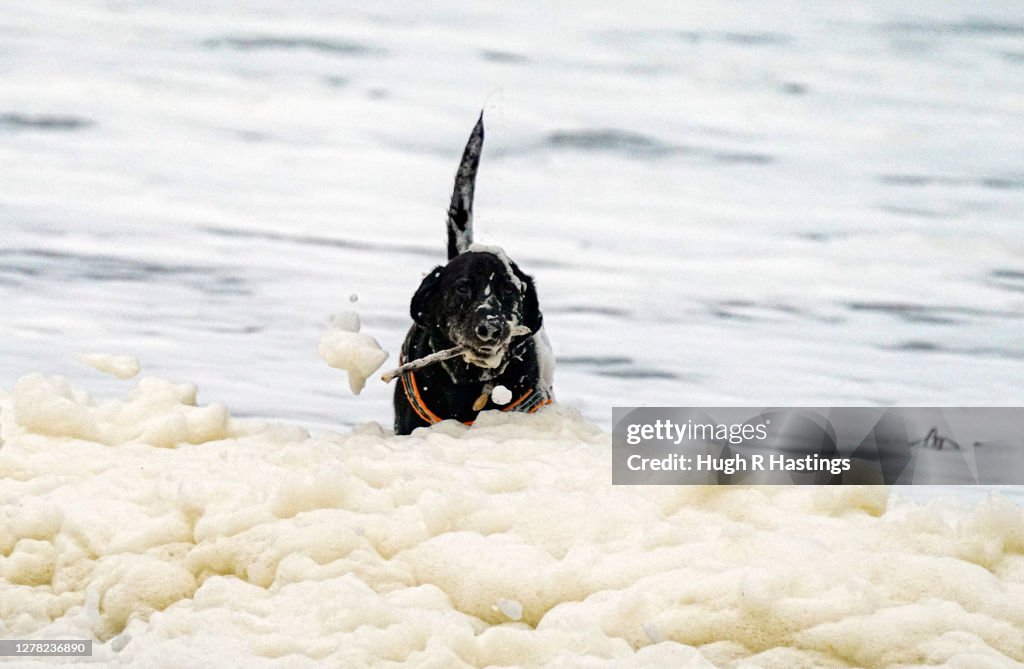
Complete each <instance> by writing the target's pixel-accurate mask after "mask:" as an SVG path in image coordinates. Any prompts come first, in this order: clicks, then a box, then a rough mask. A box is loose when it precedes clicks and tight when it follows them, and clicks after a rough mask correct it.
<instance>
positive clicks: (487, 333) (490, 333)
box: [476, 321, 501, 341]
mask: <svg viewBox="0 0 1024 669" xmlns="http://www.w3.org/2000/svg"><path fill="white" fill-rule="evenodd" d="M500 331H501V328H500V327H498V325H497V323H494V322H492V321H484V322H483V323H481V324H480V325H477V326H476V336H477V337H479V338H480V341H491V340H492V339H494V338H495V337H497V336H498V333H499V332H500Z"/></svg>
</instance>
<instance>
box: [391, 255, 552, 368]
mask: <svg viewBox="0 0 1024 669" xmlns="http://www.w3.org/2000/svg"><path fill="white" fill-rule="evenodd" d="M475 249H477V247H472V248H471V249H470V250H469V251H467V252H465V253H462V254H460V255H458V256H456V257H455V258H453V259H452V260H451V261H450V262H449V263H448V264H447V265H445V266H443V267H436V268H435V269H434V270H432V271H431V272H430V273H429V274H427V276H426V277H425V278H424V279H423V282H422V283H421V284H420V287H419V289H418V290H417V291H416V294H415V295H413V298H412V304H411V305H410V312H411V314H412V318H413V320H414V321H416V323H417V324H418V325H420V326H422V327H425V328H427V329H430V330H434V331H436V332H438V333H440V334H442V335H443V336H444V337H446V338H447V339H448V340H449V341H451V342H452V343H453V344H456V345H463V346H465V347H466V349H467V351H466V353H464V354H463V358H464V359H465V360H466V361H467V362H469V363H471V364H474V365H476V366H478V367H484V368H488V369H493V368H496V367H501V366H503V365H504V364H505V363H506V362H507V357H508V351H509V348H510V346H511V343H512V339H513V337H516V336H522V335H525V334H527V331H528V332H529V334H530V335H532V334H533V333H536V332H537V331H538V330H539V329H540V326H541V324H542V316H541V313H540V307H539V306H538V304H537V291H536V289H535V288H534V286H533V279H531V278H530V277H529V276H527V275H526V274H524V273H523V272H522V271H521V270H520V269H519V267H517V266H516V264H515V263H514V262H512V261H511V260H509V259H508V258H507V256H505V254H504V253H503V252H502V251H501V250H500V249H487V250H482V249H479V250H475ZM524 327H525V328H526V330H524V329H523V328H524Z"/></svg>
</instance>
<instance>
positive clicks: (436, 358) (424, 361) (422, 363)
mask: <svg viewBox="0 0 1024 669" xmlns="http://www.w3.org/2000/svg"><path fill="white" fill-rule="evenodd" d="M466 348H467V347H466V346H463V345H461V344H460V345H458V346H453V347H451V348H446V349H445V350H443V351H438V352H436V353H431V354H430V355H427V356H424V357H422V358H420V359H418V360H410V361H409V362H407V363H405V364H404V365H402V366H400V367H397V368H395V369H392V370H391V371H390V372H384V373H383V374H381V376H380V380H381V381H383V382H384V383H391V380H392V379H394V378H395V377H396V376H401V375H402V374H405V373H406V372H411V371H414V370H417V369H422V368H423V367H426V366H428V365H433V364H434V363H435V362H441V361H442V360H447V359H448V358H454V357H455V356H457V355H462V353H463V352H464V351H465V350H466Z"/></svg>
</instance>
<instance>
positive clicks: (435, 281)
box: [409, 265, 444, 327]
mask: <svg viewBox="0 0 1024 669" xmlns="http://www.w3.org/2000/svg"><path fill="white" fill-rule="evenodd" d="M443 270H444V268H443V267H441V266H440V265H438V266H437V267H435V268H434V269H432V270H430V273H429V274H427V275H426V276H425V277H423V281H421V282H420V287H419V288H417V289H416V294H415V295H413V296H412V302H410V303H409V315H410V316H412V320H413V321H414V322H415V323H416V324H417V325H422V326H424V327H426V326H428V325H429V324H430V322H429V320H430V314H435V313H437V307H436V302H437V295H438V289H439V288H440V286H441V272H442V271H443Z"/></svg>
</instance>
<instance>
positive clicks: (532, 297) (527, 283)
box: [512, 263, 544, 334]
mask: <svg viewBox="0 0 1024 669" xmlns="http://www.w3.org/2000/svg"><path fill="white" fill-rule="evenodd" d="M512 271H513V272H514V273H515V275H516V278H518V279H519V280H520V281H521V282H522V283H523V287H524V288H526V291H525V293H524V294H523V325H525V326H526V327H528V328H530V332H532V333H534V334H536V333H537V331H538V330H540V328H541V326H542V325H544V315H543V314H541V313H540V303H539V302H538V300H537V288H536V287H535V286H534V285H533V278H532V277H531V276H530V275H528V274H526V273H525V272H523V271H522V270H521V269H519V266H518V265H516V264H515V263H512Z"/></svg>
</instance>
